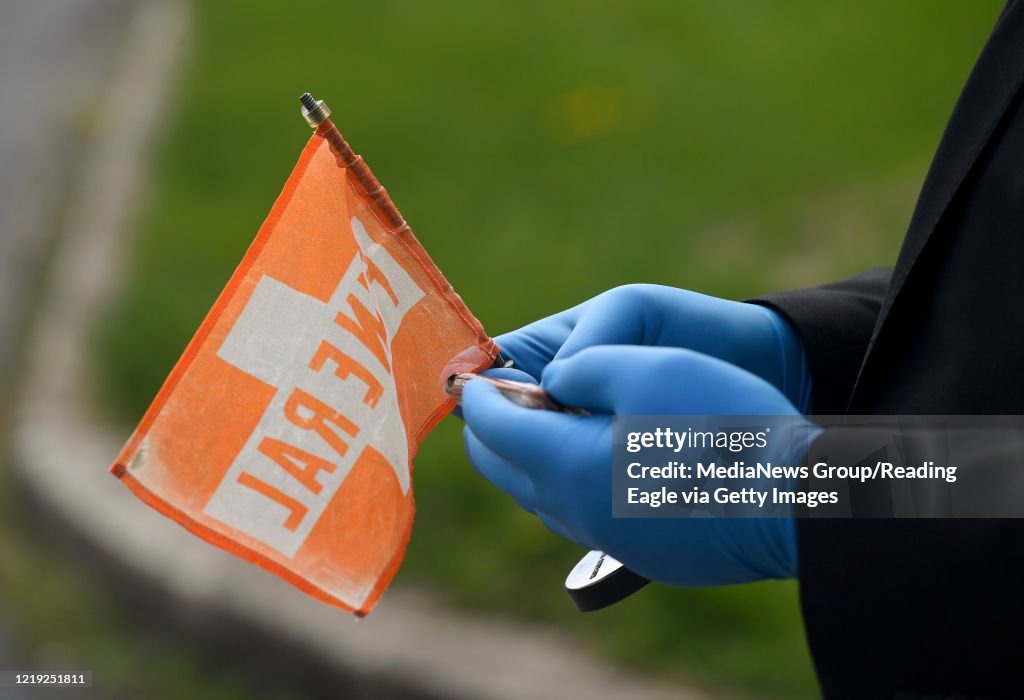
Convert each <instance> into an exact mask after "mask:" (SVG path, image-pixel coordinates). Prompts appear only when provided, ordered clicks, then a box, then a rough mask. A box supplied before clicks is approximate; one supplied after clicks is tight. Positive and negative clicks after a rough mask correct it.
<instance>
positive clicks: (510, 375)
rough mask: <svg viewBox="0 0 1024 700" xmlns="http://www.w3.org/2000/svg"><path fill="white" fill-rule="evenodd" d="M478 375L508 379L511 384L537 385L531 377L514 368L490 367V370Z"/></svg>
mask: <svg viewBox="0 0 1024 700" xmlns="http://www.w3.org/2000/svg"><path fill="white" fill-rule="evenodd" d="M480 374H482V375H483V376H485V377H494V378H495V379H509V380H511V381H513V382H523V383H525V384H533V385H536V384H538V383H539V382H538V381H537V380H536V379H534V378H533V377H532V376H531V375H529V374H527V373H526V372H524V371H522V370H520V369H516V368H515V367H492V368H491V369H485V370H484V371H483V372H480Z"/></svg>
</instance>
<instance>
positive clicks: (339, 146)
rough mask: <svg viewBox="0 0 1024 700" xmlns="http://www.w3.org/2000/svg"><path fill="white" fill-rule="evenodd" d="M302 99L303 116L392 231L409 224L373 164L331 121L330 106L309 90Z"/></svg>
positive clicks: (303, 94) (300, 100) (300, 99)
mask: <svg viewBox="0 0 1024 700" xmlns="http://www.w3.org/2000/svg"><path fill="white" fill-rule="evenodd" d="M299 102H301V103H302V116H303V118H304V119H305V120H306V123H307V124H309V126H310V127H311V128H313V129H315V130H316V133H317V134H318V135H319V136H322V137H323V138H324V139H326V140H327V143H328V144H330V146H331V151H332V152H333V153H334V156H335V158H337V159H338V164H339V165H340V166H342V167H343V168H346V169H347V170H348V174H349V175H350V176H351V177H352V179H353V180H354V181H355V184H356V187H357V188H358V189H359V190H360V191H361V193H362V194H363V195H365V196H366V197H367V199H369V201H370V202H371V205H372V207H373V210H374V213H376V214H377V215H378V216H380V217H381V219H382V220H383V221H384V222H385V223H386V224H387V225H388V227H390V228H391V230H392V231H395V232H398V231H399V230H400V229H402V228H406V227H407V226H406V223H405V219H403V218H402V215H401V213H399V211H398V208H397V207H396V206H395V204H394V202H392V201H391V197H389V196H388V191H387V190H386V189H384V186H383V185H381V184H380V181H379V180H377V178H376V177H375V176H374V174H373V173H372V172H371V171H370V166H368V165H367V164H366V162H365V161H364V160H363V158H362V156H359V155H356V154H355V152H354V151H353V150H352V148H351V147H350V146H349V145H348V143H346V142H345V139H344V138H342V136H341V132H340V131H338V127H336V126H335V125H334V122H332V121H331V119H330V116H331V108H330V107H328V106H327V104H326V103H325V102H324V101H323V100H317V99H314V98H313V96H312V95H310V94H309V93H308V92H304V93H302V96H301V97H299Z"/></svg>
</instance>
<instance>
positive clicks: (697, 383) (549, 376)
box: [541, 345, 796, 416]
mask: <svg viewBox="0 0 1024 700" xmlns="http://www.w3.org/2000/svg"><path fill="white" fill-rule="evenodd" d="M541 386H543V387H544V389H545V390H547V391H548V392H549V393H550V394H551V396H552V397H554V398H555V399H556V400H558V401H560V402H561V403H563V404H565V405H567V406H576V407H578V408H585V409H587V410H589V411H592V412H603V413H613V414H617V415H662V414H664V415H669V414H671V415H695V416H709V415H751V416H754V415H766V416H768V415H789V414H791V413H795V412H796V410H795V408H793V406H792V405H791V404H790V403H789V401H788V400H787V399H786V397H785V396H784V395H783V394H782V393H781V392H779V390H778V389H776V388H775V387H774V386H772V385H771V384H770V383H768V382H766V381H765V380H763V379H761V378H760V377H758V376H757V375H754V374H752V373H750V372H748V371H746V370H744V369H743V368H741V367H737V366H736V365H733V364H730V363H728V362H725V361H724V360H719V359H718V358H715V357H711V356H709V355H702V354H701V353H698V352H694V351H692V350H683V349H680V348H653V347H636V346H607V345H606V346H599V347H594V348H588V349H586V350H581V351H580V352H579V353H577V354H576V355H573V356H572V357H570V358H567V359H565V360H555V361H554V362H552V363H551V364H549V365H548V367H547V369H546V370H545V371H544V376H543V378H542V381H541Z"/></svg>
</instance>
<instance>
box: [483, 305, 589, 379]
mask: <svg viewBox="0 0 1024 700" xmlns="http://www.w3.org/2000/svg"><path fill="white" fill-rule="evenodd" d="M587 303H589V302H584V303H583V304H581V305H580V306H576V307H573V308H571V309H568V310H566V311H562V312H561V313H557V314H555V315H553V316H548V317H547V318H542V319H540V320H539V321H534V322H533V323H531V324H529V325H527V326H523V327H522V328H520V329H519V330H515V331H512V332H511V333H505V334H504V335H499V336H498V337H496V338H495V339H494V342H496V343H497V344H498V347H500V348H501V352H502V354H503V355H505V357H507V358H509V359H510V360H512V361H513V362H514V363H515V367H516V369H520V370H522V371H524V372H526V373H527V374H529V375H530V376H532V377H533V378H534V379H536V380H538V381H539V380H540V375H541V372H543V371H544V368H545V367H546V366H547V364H548V363H549V362H551V360H552V358H554V356H555V353H557V352H558V349H559V348H560V347H562V343H564V342H565V339H566V338H568V337H569V334H570V333H571V332H572V329H573V326H575V325H576V319H577V318H578V317H579V315H580V309H581V308H582V307H583V306H584V305H586V304H587Z"/></svg>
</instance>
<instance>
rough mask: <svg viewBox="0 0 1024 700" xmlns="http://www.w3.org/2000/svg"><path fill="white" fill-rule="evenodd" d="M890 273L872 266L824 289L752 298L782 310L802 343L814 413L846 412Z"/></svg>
mask: <svg viewBox="0 0 1024 700" xmlns="http://www.w3.org/2000/svg"><path fill="white" fill-rule="evenodd" d="M891 272H892V270H891V269H890V268H874V269H871V270H868V271H867V272H862V273H861V274H859V275H856V276H854V277H850V278H849V279H845V280H841V281H839V282H833V283H831V284H826V285H822V286H820V287H813V288H810V289H795V290H792V291H788V292H780V293H778V294H771V295H768V296H765V297H759V298H757V299H751V300H750V301H751V302H752V303H755V304H762V305H764V306H767V307H769V308H771V309H773V310H775V311H777V312H779V313H780V314H782V316H784V317H785V318H786V319H787V320H788V321H789V322H790V323H791V324H792V325H793V328H794V329H795V330H796V333H797V335H798V336H799V337H800V340H801V341H802V342H803V346H804V351H805V352H806V353H807V364H808V366H809V368H810V371H811V379H812V382H813V384H812V390H813V401H814V403H813V407H814V409H813V410H814V412H815V413H819V414H840V413H844V412H845V411H846V404H847V401H848V400H849V398H850V392H851V391H852V390H853V385H854V382H855V381H856V379H857V372H858V370H859V369H860V365H861V361H862V360H863V359H864V353H865V351H866V350H867V347H868V343H869V342H870V340H871V334H872V332H873V331H874V328H875V321H876V319H877V318H878V312H879V309H880V308H881V306H882V300H883V299H885V295H886V293H887V291H888V289H889V277H890V274H891Z"/></svg>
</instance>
